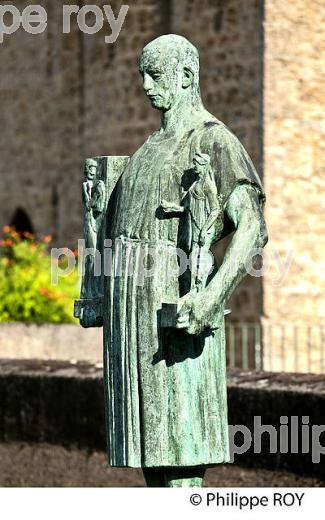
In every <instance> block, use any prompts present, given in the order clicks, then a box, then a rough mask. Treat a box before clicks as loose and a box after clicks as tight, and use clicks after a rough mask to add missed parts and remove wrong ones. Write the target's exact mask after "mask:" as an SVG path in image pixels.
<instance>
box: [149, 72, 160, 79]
mask: <svg viewBox="0 0 325 520" xmlns="http://www.w3.org/2000/svg"><path fill="white" fill-rule="evenodd" d="M151 77H152V79H159V78H161V74H160V72H152V73H151Z"/></svg>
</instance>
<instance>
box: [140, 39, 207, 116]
mask: <svg viewBox="0 0 325 520" xmlns="http://www.w3.org/2000/svg"><path fill="white" fill-rule="evenodd" d="M139 70H140V73H141V75H142V77H143V88H144V90H145V92H146V94H147V96H148V97H149V99H150V101H151V104H152V106H153V107H154V108H157V109H158V110H161V111H163V112H166V111H168V110H170V108H172V106H173V105H174V104H175V103H176V102H178V101H179V100H181V99H182V98H184V99H186V101H190V102H191V103H192V104H193V105H195V104H197V103H198V102H199V101H200V100H201V96H200V87H199V72H200V61H199V53H198V51H197V49H196V48H195V47H194V45H192V44H191V43H190V42H189V41H188V40H186V38H183V37H182V36H177V35H175V34H168V35H166V36H160V37H159V38H157V39H156V40H153V41H152V42H151V43H149V44H148V45H147V46H146V47H145V48H144V49H143V51H142V54H141V57H140V65H139Z"/></svg>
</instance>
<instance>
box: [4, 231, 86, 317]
mask: <svg viewBox="0 0 325 520" xmlns="http://www.w3.org/2000/svg"><path fill="white" fill-rule="evenodd" d="M3 231H4V239H3V240H1V241H0V322H12V321H23V322H26V323H31V322H36V323H45V322H47V323H73V322H75V321H76V320H75V319H74V318H73V301H74V299H75V298H77V297H78V294H79V278H78V273H77V269H75V270H74V272H73V273H72V274H71V275H70V276H67V277H64V278H60V281H59V284H58V285H57V286H53V285H52V284H51V257H50V255H49V252H48V246H49V244H50V243H51V240H52V238H51V236H46V237H44V239H43V241H42V242H37V240H36V238H35V236H34V235H32V234H30V233H27V232H25V233H22V234H21V233H17V231H15V229H13V228H10V227H9V226H5V227H4V228H3ZM62 267H63V266H62Z"/></svg>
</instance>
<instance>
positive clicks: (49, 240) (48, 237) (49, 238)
mask: <svg viewBox="0 0 325 520" xmlns="http://www.w3.org/2000/svg"><path fill="white" fill-rule="evenodd" d="M43 242H44V244H49V243H50V242H52V235H46V236H45V237H44V238H43Z"/></svg>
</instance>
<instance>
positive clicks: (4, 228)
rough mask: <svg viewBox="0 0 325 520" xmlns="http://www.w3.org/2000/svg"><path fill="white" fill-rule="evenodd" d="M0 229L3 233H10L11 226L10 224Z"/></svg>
mask: <svg viewBox="0 0 325 520" xmlns="http://www.w3.org/2000/svg"><path fill="white" fill-rule="evenodd" d="M2 231H3V232H4V233H10V231H11V227H10V226H3V228H2Z"/></svg>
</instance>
